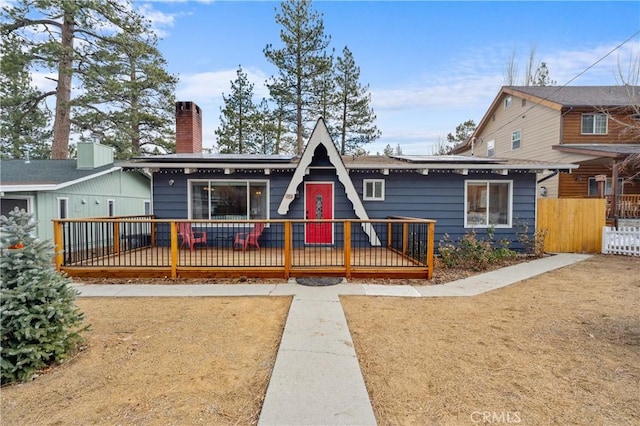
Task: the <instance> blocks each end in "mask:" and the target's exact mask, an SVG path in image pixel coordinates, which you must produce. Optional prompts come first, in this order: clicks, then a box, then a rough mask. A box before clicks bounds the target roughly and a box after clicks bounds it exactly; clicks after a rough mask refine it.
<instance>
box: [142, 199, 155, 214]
mask: <svg viewBox="0 0 640 426" xmlns="http://www.w3.org/2000/svg"><path fill="white" fill-rule="evenodd" d="M147 204H148V205H149V214H153V204H151V200H143V201H142V214H143V215H144V214H146V212H147V208H146V207H147Z"/></svg>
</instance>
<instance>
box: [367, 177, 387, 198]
mask: <svg viewBox="0 0 640 426" xmlns="http://www.w3.org/2000/svg"><path fill="white" fill-rule="evenodd" d="M367 183H371V184H373V194H372V195H367ZM376 183H380V185H381V188H380V195H381V196H380V197H376V196H375V193H376V191H375V185H376ZM384 197H385V187H384V179H362V200H363V201H384Z"/></svg>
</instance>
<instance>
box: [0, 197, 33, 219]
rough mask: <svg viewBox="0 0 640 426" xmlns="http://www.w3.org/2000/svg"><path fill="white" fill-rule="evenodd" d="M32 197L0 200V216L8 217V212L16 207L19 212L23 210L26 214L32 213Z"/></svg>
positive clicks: (3, 198)
mask: <svg viewBox="0 0 640 426" xmlns="http://www.w3.org/2000/svg"><path fill="white" fill-rule="evenodd" d="M32 203H33V197H28V196H27V197H22V196H19V195H18V196H15V195H12V196H9V197H2V198H0V215H2V216H9V212H11V211H13V209H15V208H16V207H17V208H18V209H19V210H24V211H26V212H27V213H33V210H32V207H31V206H32V205H33V204H32Z"/></svg>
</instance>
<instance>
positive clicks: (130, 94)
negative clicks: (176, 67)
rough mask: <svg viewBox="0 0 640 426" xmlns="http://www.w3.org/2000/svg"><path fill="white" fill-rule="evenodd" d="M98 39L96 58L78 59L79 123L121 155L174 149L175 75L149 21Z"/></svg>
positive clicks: (76, 120) (77, 117) (84, 131)
mask: <svg viewBox="0 0 640 426" xmlns="http://www.w3.org/2000/svg"><path fill="white" fill-rule="evenodd" d="M96 43H97V45H98V46H99V47H100V49H99V50H98V52H96V53H95V54H94V55H93V58H92V61H91V62H86V63H85V62H82V63H81V64H80V69H79V70H80V72H79V75H80V81H81V82H83V83H84V84H83V86H84V87H85V91H84V93H83V94H82V95H80V96H79V97H78V98H76V100H75V101H74V103H75V104H76V105H78V108H77V112H76V114H75V117H74V119H73V124H74V126H75V128H76V129H78V130H79V131H81V132H83V134H84V136H86V133H87V131H88V132H89V136H90V137H91V136H99V138H100V142H101V143H102V144H105V145H111V146H113V147H115V148H116V157H117V158H130V157H131V156H137V155H140V154H143V153H151V152H154V150H156V149H157V148H158V147H160V148H162V150H163V151H164V152H165V153H166V152H174V151H175V134H174V131H173V125H174V120H175V117H174V110H173V106H174V104H175V99H174V92H175V87H176V83H177V79H176V77H174V76H173V75H171V74H169V73H168V72H167V71H166V66H167V63H166V61H165V59H164V58H163V57H162V54H161V53H160V52H159V50H158V48H157V38H156V36H155V35H154V34H152V33H151V32H150V30H149V28H148V24H147V23H144V22H143V23H141V25H140V27H139V30H138V31H137V32H136V33H124V32H122V33H118V34H115V35H113V36H110V37H106V38H104V39H99V40H97V42H96ZM110 46H117V48H111V49H110ZM81 140H84V137H83V138H81Z"/></svg>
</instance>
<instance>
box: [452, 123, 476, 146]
mask: <svg viewBox="0 0 640 426" xmlns="http://www.w3.org/2000/svg"><path fill="white" fill-rule="evenodd" d="M475 130H476V122H475V121H473V120H471V119H469V120H467V121H465V122H464V123H460V124H458V125H457V126H456V134H455V135H453V134H451V133H447V142H450V143H453V144H458V143H460V142H465V141H466V140H467V139H469V137H471V135H472V134H473V132H474V131H475Z"/></svg>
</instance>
